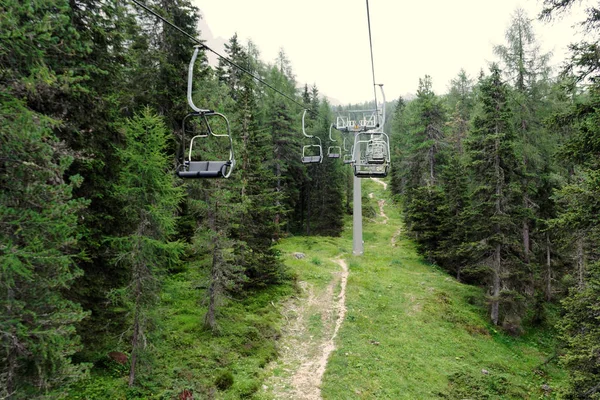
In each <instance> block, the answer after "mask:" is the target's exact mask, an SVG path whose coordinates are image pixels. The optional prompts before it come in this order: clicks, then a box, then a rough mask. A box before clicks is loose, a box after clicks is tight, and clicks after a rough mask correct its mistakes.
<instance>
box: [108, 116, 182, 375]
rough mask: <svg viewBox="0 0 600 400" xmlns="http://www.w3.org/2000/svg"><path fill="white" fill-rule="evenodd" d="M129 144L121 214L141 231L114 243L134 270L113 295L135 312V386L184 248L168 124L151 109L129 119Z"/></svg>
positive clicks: (119, 187) (118, 256)
mask: <svg viewBox="0 0 600 400" xmlns="http://www.w3.org/2000/svg"><path fill="white" fill-rule="evenodd" d="M124 136H125V147H124V148H123V149H122V150H119V155H120V157H121V159H122V160H123V165H124V166H123V169H122V171H121V173H120V175H119V181H118V183H117V184H116V185H115V188H114V190H115V193H116V196H117V197H118V198H119V199H121V200H122V202H123V208H122V215H121V218H123V219H125V220H126V221H127V222H128V223H129V224H131V226H133V227H135V230H134V231H133V232H132V233H131V234H129V235H126V236H122V237H118V238H114V239H113V240H112V241H111V242H112V243H111V244H112V247H113V249H114V251H115V261H116V262H117V263H118V264H119V265H120V266H122V267H124V268H126V269H127V270H128V271H129V273H130V279H129V283H128V285H127V286H126V287H124V288H122V289H120V290H115V291H114V292H113V298H114V299H115V301H122V302H123V303H124V304H126V305H127V306H128V308H129V310H130V314H131V316H130V319H131V368H130V373H129V386H132V385H133V384H134V383H135V379H136V373H137V368H138V362H139V361H140V357H141V356H142V354H143V350H144V346H145V343H146V342H147V341H146V338H147V336H146V330H147V328H148V326H149V321H148V320H149V318H150V313H149V310H150V309H151V308H152V306H153V304H155V303H156V301H157V295H158V293H159V292H158V290H159V289H160V283H161V277H162V275H164V273H165V272H166V270H167V269H168V268H169V267H172V266H175V265H176V264H177V263H178V262H179V254H180V253H181V251H182V249H183V247H182V244H181V243H179V242H175V241H171V237H172V236H173V235H174V234H175V228H176V211H177V206H178V204H179V203H180V201H181V198H182V191H181V188H178V187H176V186H175V181H174V180H175V177H174V175H172V174H171V173H170V171H169V164H170V158H171V155H170V154H169V155H167V154H166V152H165V150H166V148H167V132H166V128H165V125H164V123H163V122H162V121H161V120H160V118H159V117H157V116H156V115H154V114H153V113H152V112H151V111H150V109H148V108H147V109H145V110H144V111H143V113H142V114H139V115H136V116H135V117H134V118H133V119H131V120H129V121H128V122H127V124H126V126H125V129H124Z"/></svg>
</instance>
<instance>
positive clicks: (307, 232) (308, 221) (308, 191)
mask: <svg viewBox="0 0 600 400" xmlns="http://www.w3.org/2000/svg"><path fill="white" fill-rule="evenodd" d="M310 204H311V201H310V188H309V189H308V190H307V191H306V235H307V236H310V211H311V209H310Z"/></svg>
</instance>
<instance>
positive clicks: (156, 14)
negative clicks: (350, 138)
mask: <svg viewBox="0 0 600 400" xmlns="http://www.w3.org/2000/svg"><path fill="white" fill-rule="evenodd" d="M131 1H132V2H133V3H134V4H135V5H137V6H138V7H141V8H143V9H144V10H146V11H147V12H149V13H150V14H152V15H154V16H155V17H156V18H158V19H160V20H161V21H162V22H164V23H165V24H167V25H169V26H170V27H171V28H173V29H175V30H177V31H179V32H180V33H182V34H183V35H185V36H187V37H188V38H189V39H191V40H192V41H193V42H195V43H197V44H199V45H200V46H202V48H204V49H206V50H208V51H210V52H211V53H213V54H214V55H216V56H217V57H219V58H220V59H221V60H223V61H225V62H227V63H228V64H229V65H231V66H232V67H234V68H237V69H239V70H240V71H242V72H243V73H245V74H247V75H249V76H250V77H252V78H254V79H256V80H257V81H258V82H260V83H262V84H263V85H265V86H266V87H268V88H269V89H271V90H273V91H274V92H276V93H279V94H280V95H282V96H283V97H285V98H286V99H288V100H290V101H292V102H294V103H296V104H297V105H299V106H300V107H302V108H303V109H306V104H302V103H300V102H298V101H296V100H295V99H293V98H292V97H290V96H288V95H287V94H285V93H283V92H282V91H280V90H279V89H277V88H276V87H274V86H272V85H271V84H269V83H268V82H266V81H265V80H264V79H262V78H260V77H258V76H256V75H254V74H253V73H251V72H250V71H248V70H247V69H245V68H244V67H242V66H240V65H238V64H236V63H235V62H233V61H231V60H230V59H229V58H227V57H225V56H224V55H221V54H219V53H218V52H216V51H215V50H213V49H211V48H210V47H208V46H207V45H205V44H204V43H203V42H202V41H201V40H200V39H198V38H197V37H195V36H192V35H190V34H189V33H187V32H186V31H184V30H183V29H181V28H180V27H178V26H177V25H175V24H174V23H172V22H171V21H169V20H167V19H166V18H164V17H163V16H162V15H160V14H158V13H156V12H155V11H154V10H152V9H151V8H149V7H148V6H146V5H145V4H142V3H140V2H139V1H138V0H131ZM371 57H372V55H371Z"/></svg>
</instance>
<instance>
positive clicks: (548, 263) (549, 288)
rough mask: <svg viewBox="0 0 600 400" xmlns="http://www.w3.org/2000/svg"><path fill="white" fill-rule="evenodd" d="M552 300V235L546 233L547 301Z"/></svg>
mask: <svg viewBox="0 0 600 400" xmlns="http://www.w3.org/2000/svg"><path fill="white" fill-rule="evenodd" d="M551 300H552V258H551V257H550V235H548V232H546V301H551Z"/></svg>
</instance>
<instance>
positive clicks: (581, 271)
mask: <svg viewBox="0 0 600 400" xmlns="http://www.w3.org/2000/svg"><path fill="white" fill-rule="evenodd" d="M576 246H577V250H576V251H577V253H576V256H575V257H576V265H577V286H578V287H579V289H583V287H584V286H585V254H584V251H583V238H582V237H580V238H578V239H577V243H576Z"/></svg>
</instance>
